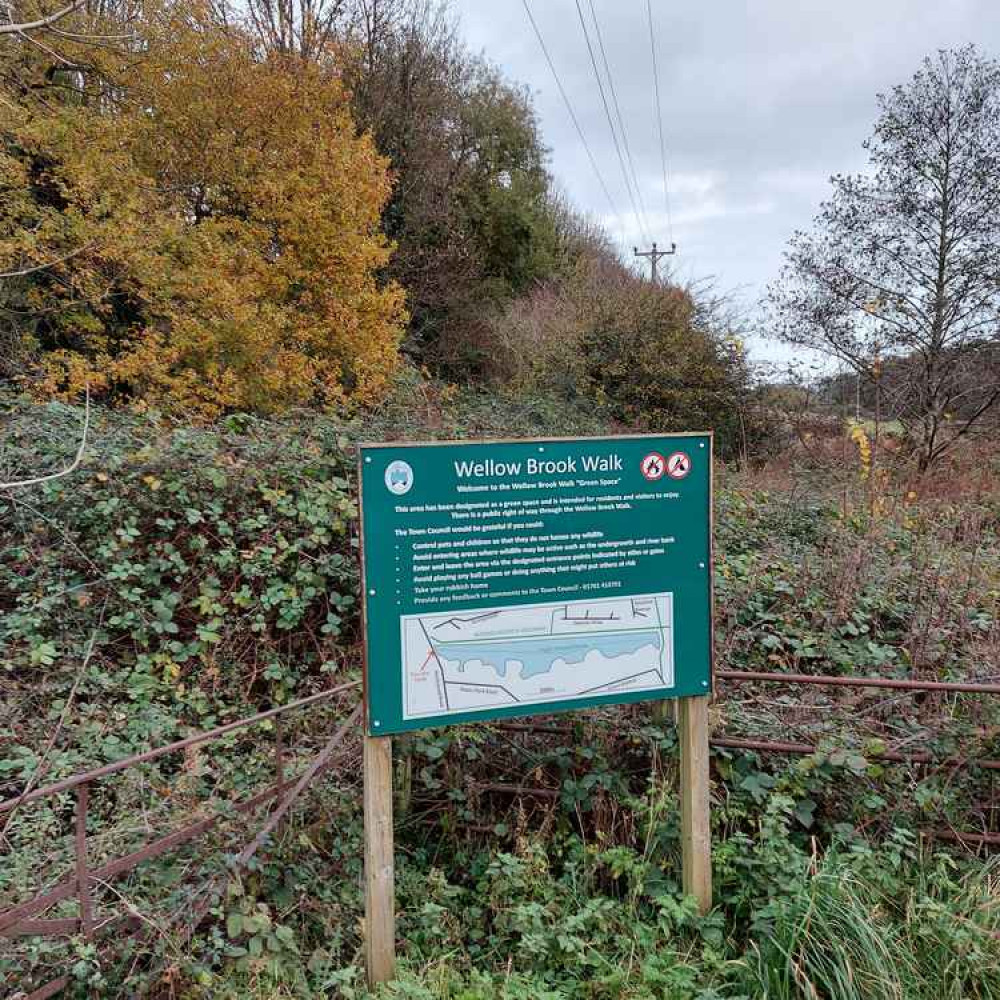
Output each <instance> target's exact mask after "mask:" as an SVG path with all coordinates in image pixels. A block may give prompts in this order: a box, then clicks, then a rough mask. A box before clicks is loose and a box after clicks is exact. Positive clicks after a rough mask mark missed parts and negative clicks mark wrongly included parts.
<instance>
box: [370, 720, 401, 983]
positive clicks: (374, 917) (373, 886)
mask: <svg viewBox="0 0 1000 1000" xmlns="http://www.w3.org/2000/svg"><path fill="white" fill-rule="evenodd" d="M364 782H365V790H364V804H365V966H366V969H367V972H368V985H369V987H370V988H374V987H375V986H376V985H377V984H378V983H386V982H389V981H390V980H391V979H392V978H393V977H394V976H395V974H396V919H395V898H394V897H395V884H394V882H395V871H394V867H393V865H394V862H393V829H392V737H390V736H368V735H367V734H366V735H365V737H364Z"/></svg>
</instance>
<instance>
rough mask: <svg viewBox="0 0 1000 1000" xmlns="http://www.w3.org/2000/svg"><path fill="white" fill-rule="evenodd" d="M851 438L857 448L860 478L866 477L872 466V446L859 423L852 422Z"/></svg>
mask: <svg viewBox="0 0 1000 1000" xmlns="http://www.w3.org/2000/svg"><path fill="white" fill-rule="evenodd" d="M851 440H852V441H853V442H854V443H855V444H856V445H857V448H858V460H859V461H860V463H861V478H862V479H867V478H868V475H869V473H870V472H871V467H872V446H871V442H870V441H869V440H868V435H867V434H866V433H865V429H864V427H862V426H861V424H854V426H853V427H851Z"/></svg>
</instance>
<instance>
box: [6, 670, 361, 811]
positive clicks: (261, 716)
mask: <svg viewBox="0 0 1000 1000" xmlns="http://www.w3.org/2000/svg"><path fill="white" fill-rule="evenodd" d="M360 686H361V681H351V682H350V683H348V684H341V685H340V686H339V687H335V688H330V689H329V690H327V691H320V692H319V693H318V694H313V695H310V696H309V697H308V698H300V699H299V700H298V701H290V702H288V704H286V705H279V706H278V707H277V708H269V709H268V710H267V711H266V712H258V713H257V714H256V715H248V716H247V717H246V718H244V719H237V720H236V721H235V722H227V723H226V724H225V725H223V726H216V728H215V729H207V730H206V731H205V732H203V733H195V734H194V735H192V736H187V737H185V738H184V739H182V740H177V741H176V742H175V743H167V744H166V745H165V746H162V747H156V748H155V749H153V750H145V751H143V752H142V753H137V754H133V755H132V756H131V757H123V758H122V759H121V760H116V761H114V762H113V763H111V764H105V765H104V766H103V767H97V768H94V770H92V771H82V772H81V773H80V774H74V775H71V776H70V777H68V778H63V779H62V780H60V781H56V782H54V783H53V784H51V785H45V786H44V787H43V788H36V789H34V790H32V791H30V792H27V793H24V794H21V795H15V796H14V797H13V798H9V799H7V800H6V801H4V802H0V815H2V814H3V813H5V812H8V811H9V810H11V809H16V808H18V807H19V806H20V805H22V804H24V803H27V802H34V801H35V800H36V799H44V798H48V797H49V796H50V795H56V794H57V793H59V792H65V791H68V790H69V789H70V788H75V787H76V786H77V785H84V784H88V783H89V782H91V781H98V780H100V779H101V778H107V777H108V776H109V775H112V774H116V773H117V772H118V771H124V770H126V769H127V768H130V767H135V766H136V764H147V763H149V761H151V760H156V759H157V757H163V756H165V755H166V754H169V753H177V751H178V750H186V749H187V748H188V747H193V746H197V745H198V744H199V743H208V742H210V741H211V740H217V739H218V738H219V737H220V736H225V735H226V734H227V733H231V732H235V731H236V730H237V729H244V728H246V727H247V726H255V725H257V724H258V723H261V722H265V721H267V720H268V719H272V718H274V717H275V716H277V715H282V714H283V713H285V712H291V711H292V710H293V709H296V708H304V707H305V706H306V705H314V704H315V703H316V702H318V701H325V700H326V699H327V698H332V697H333V695H335V694H340V693H341V692H343V691H349V690H351V689H352V688H356V687H360Z"/></svg>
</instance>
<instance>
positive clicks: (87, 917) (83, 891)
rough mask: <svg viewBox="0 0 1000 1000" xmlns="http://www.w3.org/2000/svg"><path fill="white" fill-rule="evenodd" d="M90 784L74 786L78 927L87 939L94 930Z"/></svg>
mask: <svg viewBox="0 0 1000 1000" xmlns="http://www.w3.org/2000/svg"><path fill="white" fill-rule="evenodd" d="M89 799H90V784H89V783H88V782H84V783H83V784H82V785H77V787H76V886H77V892H78V893H79V896H80V929H81V931H82V932H83V936H84V937H85V938H87V939H88V940H89V939H90V938H91V937H92V936H93V932H94V916H93V907H92V906H91V901H90V873H89V871H88V870H87V805H88V801H89Z"/></svg>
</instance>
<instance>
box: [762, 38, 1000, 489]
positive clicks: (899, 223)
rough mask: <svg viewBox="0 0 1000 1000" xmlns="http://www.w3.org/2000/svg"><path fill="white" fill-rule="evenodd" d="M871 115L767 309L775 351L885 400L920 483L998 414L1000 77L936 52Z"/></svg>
mask: <svg viewBox="0 0 1000 1000" xmlns="http://www.w3.org/2000/svg"><path fill="white" fill-rule="evenodd" d="M878 102H879V116H878V119H877V121H876V123H875V129H874V132H873V135H872V137H871V138H870V139H869V140H868V141H867V142H866V144H865V146H866V149H867V151H868V156H869V163H870V169H869V171H868V172H867V173H865V174H862V175H859V176H840V175H838V176H835V177H834V178H833V179H832V185H833V193H832V196H831V197H830V199H829V200H828V201H826V202H825V203H824V204H823V205H822V207H821V209H820V212H819V215H818V216H817V218H816V221H815V225H814V228H813V231H812V232H809V233H804V232H800V233H797V234H796V235H795V237H794V238H793V239H792V241H791V244H790V246H789V249H788V251H787V254H786V260H787V264H786V266H785V268H784V270H783V273H782V276H781V280H780V281H779V282H778V283H776V284H775V285H774V286H773V287H772V288H771V290H770V294H769V300H770V304H771V307H772V310H773V313H772V315H773V320H774V329H775V332H776V333H777V335H778V336H779V337H780V338H781V339H783V340H784V341H786V342H787V343H790V344H794V345H801V346H805V347H810V348H816V349H818V350H821V351H823V352H825V353H827V354H830V355H832V356H834V357H835V358H837V359H839V360H840V361H842V362H845V363H846V364H847V365H848V366H849V367H850V368H851V369H853V370H854V371H855V372H856V373H857V374H858V376H859V377H860V378H862V379H863V380H865V381H872V382H873V383H874V384H875V385H877V386H878V385H882V386H884V387H885V388H886V389H889V390H891V391H890V392H889V393H887V394H886V403H887V405H888V406H889V407H891V411H892V414H893V415H894V416H895V417H897V418H898V419H899V420H900V421H901V422H902V424H903V426H904V427H905V429H906V431H907V433H908V435H909V436H910V438H911V440H912V441H913V442H914V445H915V447H916V450H917V455H918V464H919V467H920V469H921V470H926V469H927V468H928V467H930V466H931V465H932V464H933V463H934V461H935V460H937V459H938V458H939V457H940V456H941V455H943V454H944V453H946V452H947V451H948V449H949V448H951V447H952V446H953V445H954V444H955V443H956V442H957V441H959V440H960V439H961V438H962V437H964V436H965V435H967V434H969V433H970V432H972V431H973V430H975V429H977V428H978V427H980V426H981V425H982V424H983V421H984V420H985V418H986V417H987V416H988V415H989V414H990V413H991V411H994V410H995V408H996V407H997V404H998V402H1000V381H998V380H997V377H996V372H997V370H998V363H997V362H998V357H1000V241H998V239H997V234H998V233H1000V64H998V63H997V62H995V61H993V60H990V59H987V58H985V57H984V56H982V55H980V54H979V53H978V52H977V51H976V49H975V48H974V47H972V46H969V47H967V48H963V49H959V50H956V51H947V52H941V53H939V54H938V55H937V56H935V57H933V58H928V59H926V60H925V61H924V63H923V65H922V67H921V69H920V70H919V71H918V72H917V73H916V75H915V76H914V77H913V78H912V79H911V80H910V81H909V82H908V83H907V84H905V85H902V86H898V87H895V88H894V89H893V90H892V91H891V92H890V93H888V94H886V95H883V96H880V97H879V99H878ZM888 368H891V371H892V374H893V376H894V377H893V378H892V379H891V380H887V379H884V375H885V373H886V371H887V369H888Z"/></svg>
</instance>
